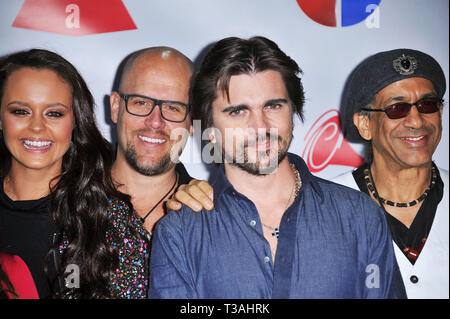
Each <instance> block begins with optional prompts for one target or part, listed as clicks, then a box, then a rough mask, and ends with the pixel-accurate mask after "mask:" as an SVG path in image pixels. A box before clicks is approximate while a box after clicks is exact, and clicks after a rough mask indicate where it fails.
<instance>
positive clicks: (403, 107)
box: [361, 98, 444, 120]
mask: <svg viewBox="0 0 450 319" xmlns="http://www.w3.org/2000/svg"><path fill="white" fill-rule="evenodd" d="M443 102H444V100H442V99H438V98H425V99H421V100H419V101H417V102H415V103H407V102H398V103H394V104H392V105H389V106H387V107H385V108H383V109H369V108H361V110H363V111H369V112H385V113H386V115H387V116H388V117H389V118H390V119H393V120H395V119H401V118H402V117H405V116H407V115H408V114H409V112H410V111H411V107H413V105H415V106H416V107H417V111H419V112H420V113H425V114H430V113H435V112H437V111H439V108H440V107H441V105H442V103H443Z"/></svg>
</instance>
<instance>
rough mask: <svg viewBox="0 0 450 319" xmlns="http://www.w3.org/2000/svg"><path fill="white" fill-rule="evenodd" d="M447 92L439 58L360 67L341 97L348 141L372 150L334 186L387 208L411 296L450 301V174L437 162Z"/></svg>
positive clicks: (406, 57)
mask: <svg viewBox="0 0 450 319" xmlns="http://www.w3.org/2000/svg"><path fill="white" fill-rule="evenodd" d="M445 89H446V84H445V76H444V73H443V71H442V68H441V67H440V65H439V64H438V63H437V62H436V60H434V59H433V58H432V57H431V56H429V55H427V54H425V53H423V52H420V51H416V50H411V49H397V50H392V51H387V52H380V53H378V54H375V55H373V56H371V57H369V58H367V59H366V60H364V61H363V62H361V63H360V64H359V65H358V66H357V67H356V69H355V70H354V71H353V72H352V74H351V75H350V77H349V78H348V80H347V83H346V86H345V89H344V93H343V96H342V105H341V108H342V110H341V111H342V116H343V119H342V120H343V128H344V132H345V134H346V138H347V139H348V140H349V141H351V142H360V141H366V142H367V151H368V152H367V156H366V163H364V164H363V165H362V166H360V167H359V168H357V169H356V170H355V171H353V172H350V173H346V174H344V175H341V176H339V177H337V178H336V179H334V181H335V182H338V183H341V184H344V185H347V186H350V187H353V188H355V189H359V190H361V191H362V192H364V193H367V194H368V195H369V196H370V197H371V198H372V199H373V200H374V201H375V202H376V203H377V204H378V205H380V206H381V207H382V208H383V209H384V210H385V212H386V218H387V221H388V224H389V228H390V230H391V234H392V238H393V240H394V248H395V253H396V258H397V262H398V264H399V266H400V271H401V273H402V277H403V281H404V283H405V287H406V292H407V295H408V298H449V216H448V215H449V193H448V187H449V185H448V182H449V177H448V171H445V170H443V169H440V168H438V167H437V166H436V165H435V164H434V163H433V160H432V156H433V153H434V151H435V149H436V147H437V146H438V144H439V141H440V139H441V134H442V112H443V100H442V97H443V96H444V93H445Z"/></svg>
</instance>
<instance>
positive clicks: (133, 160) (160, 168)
mask: <svg viewBox="0 0 450 319" xmlns="http://www.w3.org/2000/svg"><path fill="white" fill-rule="evenodd" d="M125 160H126V161H127V163H128V165H130V166H131V167H132V168H133V169H134V170H135V171H136V172H138V173H140V174H142V175H145V176H155V175H160V174H162V173H165V172H167V171H168V170H169V169H170V164H171V158H170V153H167V154H165V155H164V156H163V157H162V158H161V159H160V160H159V161H158V162H156V163H154V164H153V165H150V166H144V165H141V164H140V163H139V160H138V157H137V154H136V149H135V147H134V146H128V147H127V149H126V151H125Z"/></svg>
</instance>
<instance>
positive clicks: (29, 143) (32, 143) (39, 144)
mask: <svg viewBox="0 0 450 319" xmlns="http://www.w3.org/2000/svg"><path fill="white" fill-rule="evenodd" d="M24 144H25V146H28V147H48V146H50V144H52V142H50V141H30V140H24Z"/></svg>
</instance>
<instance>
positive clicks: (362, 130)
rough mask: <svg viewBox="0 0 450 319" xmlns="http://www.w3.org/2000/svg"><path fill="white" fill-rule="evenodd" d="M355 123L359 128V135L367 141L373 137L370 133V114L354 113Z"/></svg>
mask: <svg viewBox="0 0 450 319" xmlns="http://www.w3.org/2000/svg"><path fill="white" fill-rule="evenodd" d="M353 124H355V126H356V128H357V129H358V132H359V135H361V137H362V138H363V139H365V140H366V141H370V140H371V139H372V134H371V133H370V119H369V116H368V115H363V114H358V113H355V114H353Z"/></svg>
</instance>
